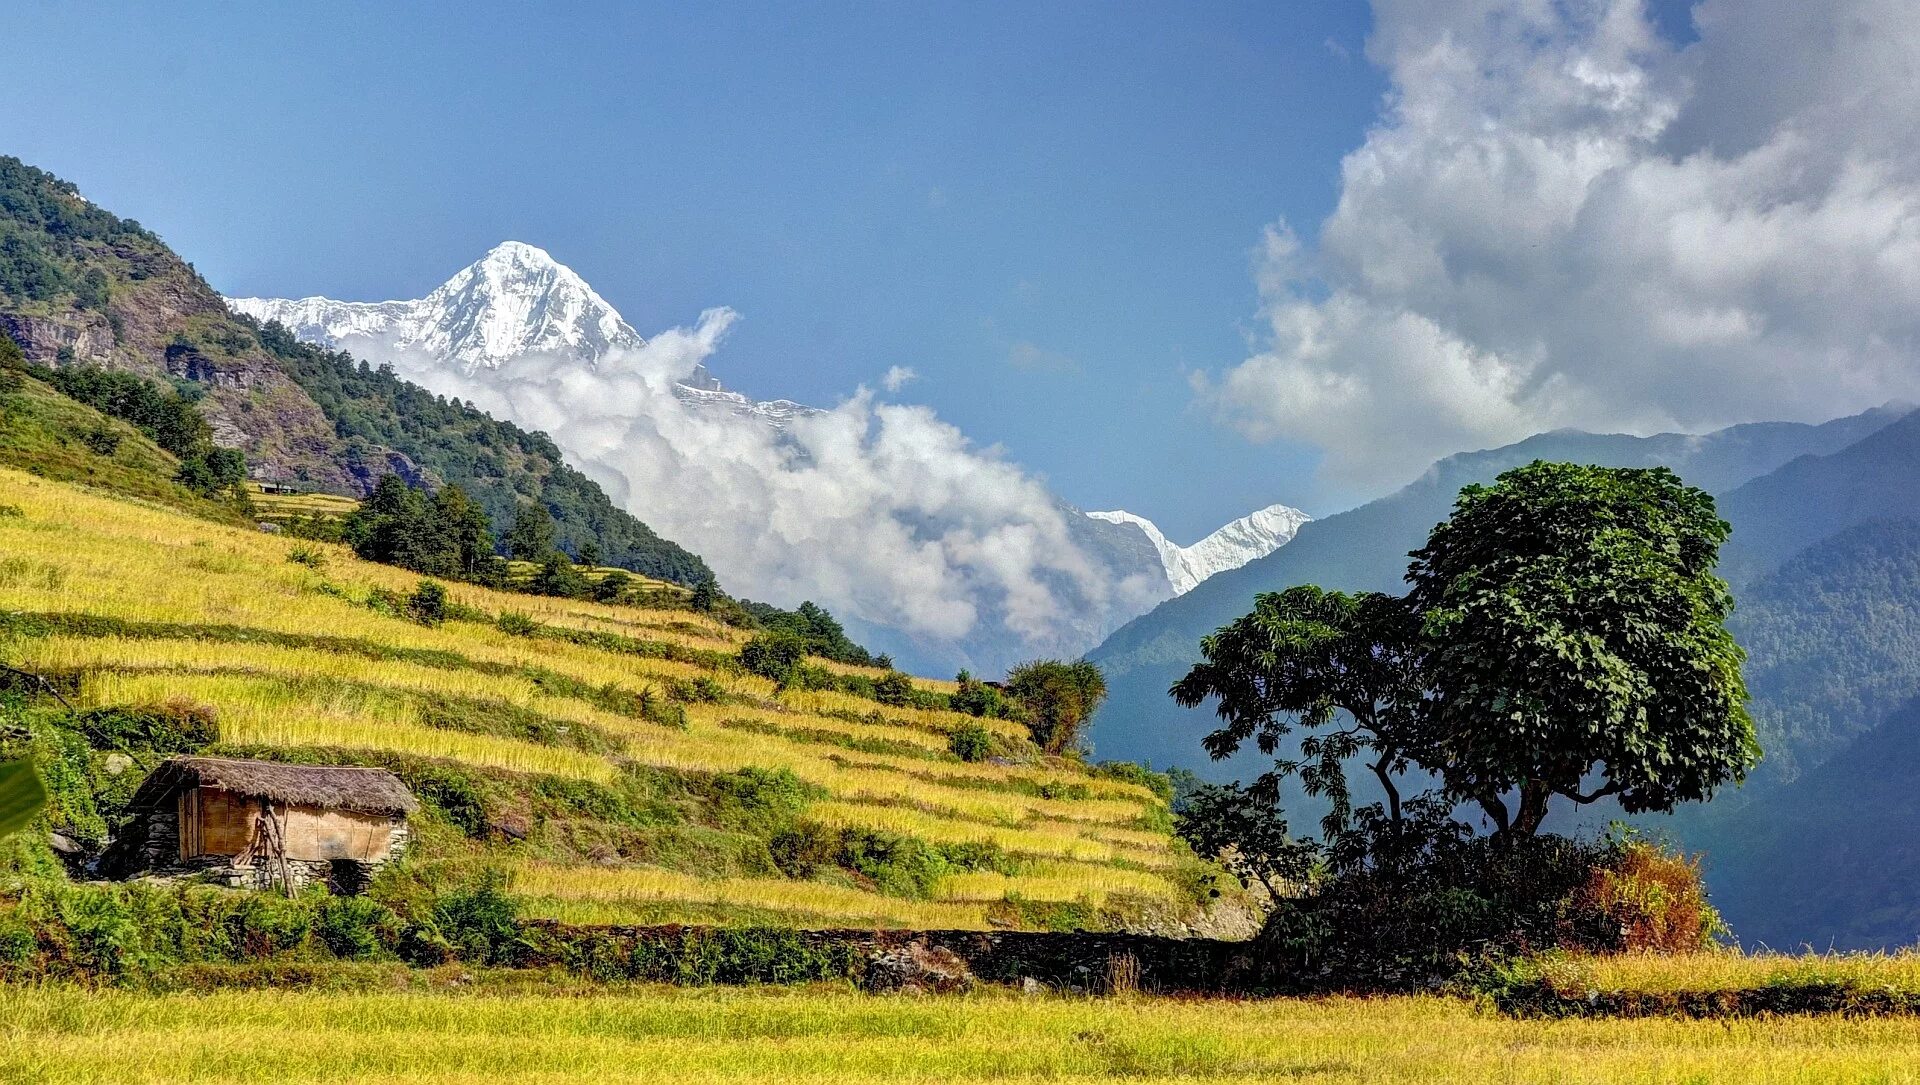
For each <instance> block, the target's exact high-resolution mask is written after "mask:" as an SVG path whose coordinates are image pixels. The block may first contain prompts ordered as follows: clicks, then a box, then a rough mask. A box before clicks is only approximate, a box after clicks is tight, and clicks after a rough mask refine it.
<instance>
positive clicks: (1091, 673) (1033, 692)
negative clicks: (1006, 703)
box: [1007, 659, 1107, 754]
mask: <svg viewBox="0 0 1920 1085" xmlns="http://www.w3.org/2000/svg"><path fill="white" fill-rule="evenodd" d="M1007 694H1008V696H1010V697H1012V698H1013V699H1014V700H1016V701H1018V702H1020V704H1021V706H1022V707H1023V708H1025V709H1026V712H1027V730H1028V731H1029V732H1031V733H1032V735H1033V741H1034V744H1035V745H1037V746H1039V747H1040V748H1041V749H1042V750H1045V751H1046V752H1048V753H1051V754H1059V753H1065V752H1066V751H1068V750H1071V749H1077V748H1078V747H1079V745H1080V741H1081V738H1082V736H1083V734H1084V732H1085V730H1086V726H1087V722H1088V721H1089V720H1091V719H1092V718H1093V713H1094V710H1095V709H1097V708H1099V707H1100V702H1101V701H1104V700H1106V697H1107V678H1106V675H1104V674H1102V673H1101V672H1100V668H1099V666H1098V665H1096V664H1094V663H1092V662H1089V661H1088V660H1084V659H1076V660H1074V661H1073V662H1071V663H1068V662H1063V661H1061V660H1058V659H1038V660H1034V661H1033V662H1031V663H1022V664H1020V665H1019V666H1018V667H1015V668H1014V669H1013V670H1011V671H1008V672H1007Z"/></svg>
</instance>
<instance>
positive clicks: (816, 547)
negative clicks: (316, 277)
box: [370, 309, 1165, 666]
mask: <svg viewBox="0 0 1920 1085" xmlns="http://www.w3.org/2000/svg"><path fill="white" fill-rule="evenodd" d="M734 320H735V314H734V313H733V311H732V310H728V309H714V310H710V311H708V312H706V313H704V314H702V315H701V318H700V320H699V322H698V323H697V325H695V326H694V327H692V328H676V329H673V330H671V331H668V332H664V333H662V334H660V335H657V336H655V337H653V338H652V339H651V340H650V341H649V342H648V343H647V345H646V346H645V347H643V348H641V349H639V350H635V351H630V352H617V353H614V354H611V355H608V356H607V357H604V358H602V359H601V361H600V363H599V364H598V365H597V366H595V367H591V368H590V367H587V366H584V365H582V364H581V363H580V362H578V361H577V360H574V359H568V358H560V357H551V356H542V355H526V356H522V357H518V358H515V359H513V361H512V362H511V363H509V364H508V365H505V366H503V367H501V368H500V369H498V370H484V369H483V370H480V371H477V372H476V373H475V374H473V375H471V376H466V375H462V374H461V373H460V372H459V371H458V370H457V369H453V368H450V367H444V366H442V365H441V364H440V363H437V362H435V361H433V360H431V359H429V358H426V357H424V356H420V355H413V354H408V353H406V352H396V351H394V350H392V349H391V348H388V349H384V350H382V349H376V350H374V351H371V352H370V353H373V354H375V355H376V356H382V357H387V358H390V359H391V360H392V362H393V364H394V366H395V368H396V369H397V370H398V371H399V372H400V373H401V375H403V376H406V377H408V378H410V379H413V380H417V381H419V382H421V383H422V384H424V385H426V386H427V387H430V388H432V389H434V390H435V391H437V392H441V393H442V394H446V395H450V396H458V397H460V398H462V399H466V400H470V401H471V402H473V403H474V404H475V405H476V406H478V407H479V408H481V409H482V410H486V411H489V412H491V413H493V414H495V415H496V416H503V417H507V418H511V419H513V420H515V421H516V422H518V423H520V424H521V425H523V426H527V427H529V428H534V429H540V430H544V431H546V432H547V433H549V434H551V435H552V436H553V438H554V440H555V441H556V442H557V443H559V445H560V447H561V448H562V450H564V451H565V452H566V453H567V455H568V459H569V460H570V461H572V462H574V463H575V464H576V465H577V466H578V467H580V468H581V470H583V471H585V472H586V473H587V474H588V475H589V476H590V477H592V478H594V479H595V480H596V481H599V482H600V483H601V484H602V485H603V486H605V487H606V488H607V489H608V492H609V494H610V496H611V497H612V498H613V499H614V501H615V502H616V503H618V504H620V505H621V506H623V507H625V508H628V509H631V510H632V511H633V512H634V513H635V514H636V515H638V516H640V518H641V519H643V520H645V521H646V522H647V523H648V524H649V525H650V526H652V527H653V528H654V529H655V530H657V531H659V532H660V533H661V534H663V535H665V536H666V537H668V538H672V539H675V540H677V541H679V542H681V543H683V544H685V545H686V546H688V547H690V548H691V549H693V550H694V551H696V552H697V553H699V554H701V555H702V556H703V557H705V558H706V559H707V561H708V562H709V563H710V564H711V565H712V566H713V567H714V569H715V571H716V572H717V573H718V574H719V576H720V578H721V581H722V583H723V584H725V585H726V586H727V588H728V589H729V590H730V591H733V592H735V593H738V594H744V595H747V596H749V597H752V598H756V599H766V600H770V601H775V602H782V603H785V604H787V605H793V604H794V603H797V602H799V601H800V600H801V599H813V600H816V601H818V602H820V603H821V604H822V605H825V606H827V607H828V608H829V609H831V610H833V611H834V612H835V613H837V614H839V615H841V616H842V617H849V616H851V617H854V618H857V619H860V620H863V621H865V622H868V623H873V624H875V625H880V626H886V627H889V628H892V629H895V630H899V631H901V632H904V633H905V634H907V635H908V636H909V637H910V638H912V639H913V642H914V643H915V644H916V645H918V646H919V648H920V649H922V650H923V652H924V653H925V655H926V656H927V657H931V658H940V659H948V660H957V661H960V662H969V661H976V660H977V661H979V663H980V664H982V665H992V666H1004V665H1005V664H1006V663H1007V662H1010V661H1011V660H1013V659H1018V658H1022V657H1025V656H1030V655H1034V654H1041V653H1045V654H1057V653H1069V654H1077V653H1078V652H1080V651H1083V650H1085V649H1086V648H1087V647H1090V646H1091V645H1092V644H1094V643H1096V642H1097V641H1098V639H1099V637H1100V636H1101V635H1103V634H1104V632H1105V631H1106V630H1108V629H1111V628H1112V627H1113V626H1114V625H1116V624H1118V622H1119V621H1122V620H1125V618H1127V617H1130V616H1132V615H1133V614H1135V613H1138V612H1139V611H1140V610H1143V609H1145V607H1146V606H1148V605H1150V604H1151V603H1152V602H1154V601H1157V599H1158V598H1161V597H1164V595H1165V586H1164V584H1157V585H1156V584H1154V583H1153V582H1151V580H1150V579H1147V578H1135V577H1129V576H1125V575H1120V574H1119V573H1118V572H1116V570H1114V569H1113V568H1110V567H1108V566H1105V565H1102V564H1100V563H1099V562H1098V561H1097V560H1095V559H1093V558H1091V557H1089V555H1088V554H1087V552H1086V551H1085V549H1084V548H1083V547H1082V546H1080V545H1078V544H1077V543H1076V541H1075V539H1074V536H1073V534H1072V532H1071V529H1070V527H1069V524H1068V517H1067V514H1066V513H1065V512H1063V510H1062V509H1061V507H1060V506H1059V505H1058V504H1057V503H1056V501H1055V500H1054V498H1053V497H1052V495H1051V494H1049V493H1048V491H1047V489H1046V488H1045V486H1044V485H1042V484H1041V483H1040V482H1039V481H1038V480H1037V479H1035V478H1033V477H1032V476H1030V475H1028V474H1027V473H1026V472H1025V471H1024V470H1022V469H1021V468H1020V467H1019V466H1018V465H1016V464H1013V463H1010V462H1008V461H1006V460H1004V459H1002V458H1001V457H1000V456H999V454H998V452H997V450H995V449H981V448H977V447H975V446H974V445H973V444H972V443H971V442H969V441H968V439H967V438H966V437H965V435H963V434H962V433H961V432H960V431H959V430H958V429H956V428H955V427H953V426H951V425H949V424H947V423H946V422H943V421H941V420H940V419H939V418H938V417H936V416H935V414H934V413H933V411H932V410H931V409H929V408H927V407H924V406H916V405H902V404H890V403H885V402H880V401H877V400H876V399H875V398H874V396H873V394H872V393H871V392H870V391H869V390H867V389H865V388H862V389H859V390H858V391H856V392H855V394H854V395H853V396H851V397H850V398H848V399H847V400H846V401H845V402H843V403H841V404H840V405H839V406H837V407H835V408H833V409H832V410H829V411H823V412H819V413H816V414H802V415H800V416H798V417H796V418H794V419H793V420H792V421H791V422H790V423H789V424H788V426H787V428H786V430H785V432H784V433H783V432H781V431H780V430H777V429H775V428H774V427H772V426H769V425H767V424H766V423H765V422H763V421H761V420H757V419H754V418H751V417H744V416H740V415H736V414H734V413H732V412H729V411H727V410H724V409H722V410H711V409H707V410H703V409H698V408H695V407H690V406H689V405H688V404H686V403H684V402H682V401H681V399H679V398H678V397H676V396H675V394H674V392H673V385H674V382H676V381H678V380H681V379H683V378H685V377H686V376H687V375H689V374H690V373H692V372H693V369H694V367H695V366H696V365H699V364H701V363H702V362H704V361H706V360H707V359H708V358H709V357H710V356H711V355H712V354H713V353H714V351H715V350H716V349H717V348H718V347H719V345H720V343H721V341H722V340H723V339H724V337H725V335H726V332H727V330H728V328H729V327H730V326H731V325H732V324H733V322H734ZM910 376H911V370H907V369H905V368H904V367H898V366H896V367H895V368H894V369H893V370H891V371H889V373H888V374H887V377H886V380H885V382H884V383H885V384H886V385H887V386H888V387H889V389H890V390H891V389H897V387H898V386H900V385H902V384H904V383H905V380H906V379H907V378H908V377H910Z"/></svg>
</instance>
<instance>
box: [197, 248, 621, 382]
mask: <svg viewBox="0 0 1920 1085" xmlns="http://www.w3.org/2000/svg"><path fill="white" fill-rule="evenodd" d="M227 304H228V305H229V306H230V307H232V308H233V309H234V311H236V312H240V313H245V314H246V315H248V316H251V317H253V318H254V319H256V320H260V321H263V322H264V321H268V320H278V321H279V322H280V323H282V324H284V325H286V326H287V329H288V330H289V331H291V332H293V333H294V334H295V335H296V336H299V337H300V338H302V339H310V340H317V341H320V342H323V343H326V344H328V345H331V346H348V345H353V344H352V342H351V341H353V340H363V341H372V342H378V343H380V344H381V345H382V346H384V347H385V348H386V349H388V350H393V351H415V352H419V353H421V354H424V355H427V356H429V357H432V358H434V359H435V360H437V361H440V362H442V363H445V364H450V365H455V366H458V367H459V368H460V369H461V370H463V371H464V372H467V373H472V372H473V371H475V370H477V369H496V368H498V367H499V366H501V365H502V364H504V363H506V362H509V361H511V360H512V359H514V358H517V357H520V356H523V355H527V354H562V355H565V356H568V357H572V358H576V359H578V360H580V361H582V362H585V363H586V364H588V365H593V364H596V363H598V362H599V360H600V359H601V358H604V357H605V356H606V355H607V354H608V353H609V352H611V351H615V350H628V349H633V348H635V347H639V346H642V345H644V343H645V340H643V339H642V338H641V337H640V335H639V333H637V332H635V331H634V330H633V329H632V328H631V327H629V326H628V324H627V322H626V321H625V320H622V319H621V318H620V314H619V312H618V311H617V310H615V309H614V307H613V306H612V305H610V304H608V303H607V300H606V299H605V298H602V297H601V296H600V295H599V294H598V293H596V292H595V291H594V289H593V287H591V286H588V285H587V281H586V280H585V279H582V278H581V277H580V276H579V275H577V274H575V273H574V271H573V269H571V268H569V267H567V266H566V265H565V264H562V263H560V262H559V261H558V260H555V259H554V258H553V257H552V256H551V255H549V254H548V253H547V251H546V250H545V249H541V248H538V247H536V246H533V245H529V244H527V243H525V242H522V241H506V242H502V243H501V244H499V245H496V246H494V247H493V248H492V249H491V250H489V251H488V252H487V254H486V255H485V256H482V257H481V258H480V259H478V260H476V261H474V262H473V263H471V264H469V265H467V266H466V267H464V268H462V269H461V270H460V271H459V272H458V273H456V274H455V275H454V276H453V278H451V279H448V280H447V281H446V282H445V283H443V284H441V285H440V286H439V287H438V288H437V289H435V290H434V291H433V292H432V293H431V294H428V295H427V296H426V297H424V298H420V299H418V300H415V301H379V302H365V301H334V300H333V299H331V298H320V297H313V298H301V299H299V300H284V299H276V298H229V299H227Z"/></svg>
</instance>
